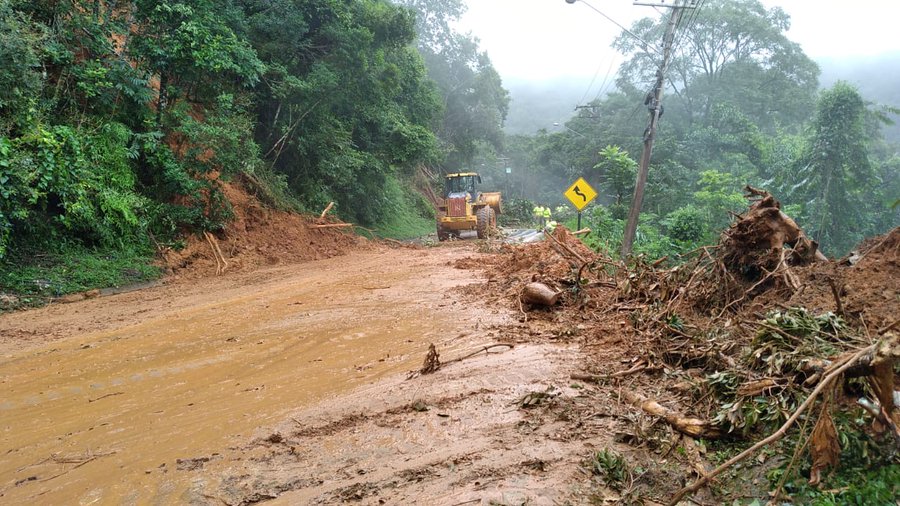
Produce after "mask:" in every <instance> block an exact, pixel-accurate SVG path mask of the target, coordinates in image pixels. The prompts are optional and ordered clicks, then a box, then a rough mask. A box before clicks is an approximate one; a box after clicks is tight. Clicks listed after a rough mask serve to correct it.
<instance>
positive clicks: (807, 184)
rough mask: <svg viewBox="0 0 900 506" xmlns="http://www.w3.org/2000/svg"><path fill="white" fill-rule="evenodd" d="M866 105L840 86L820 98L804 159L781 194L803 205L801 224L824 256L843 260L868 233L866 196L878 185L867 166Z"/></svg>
mask: <svg viewBox="0 0 900 506" xmlns="http://www.w3.org/2000/svg"><path fill="white" fill-rule="evenodd" d="M866 117H867V110H866V104H865V102H864V101H863V99H862V97H861V96H860V95H859V92H858V91H857V90H856V88H854V87H853V86H851V85H850V84H847V83H845V82H838V83H837V84H835V85H834V86H833V87H832V88H830V89H828V90H825V91H824V92H822V94H821V96H820V97H819V101H818V105H817V107H816V116H815V119H814V120H813V123H812V126H811V128H810V132H809V138H808V140H807V144H806V147H805V149H804V150H803V154H802V155H801V157H800V159H799V160H798V162H797V163H796V165H795V167H794V170H793V171H792V173H790V174H787V175H786V176H787V177H786V181H785V182H786V184H784V185H783V186H784V190H785V191H787V192H788V195H789V199H790V200H792V201H794V202H798V203H802V204H803V214H802V217H801V218H802V222H803V223H802V224H803V225H804V226H805V228H806V230H807V232H808V233H809V234H810V235H811V236H812V237H813V238H814V239H816V240H818V241H819V242H820V244H821V246H822V248H823V250H825V251H826V252H829V253H831V254H835V255H837V254H843V253H844V252H846V251H847V250H849V249H850V248H851V247H852V246H853V245H854V244H856V242H857V241H859V240H860V239H861V238H862V237H863V235H864V234H865V233H866V232H868V231H870V230H871V225H872V223H871V214H870V213H868V212H866V211H867V208H868V205H869V204H868V202H867V200H868V191H869V190H870V189H872V188H873V186H874V185H875V184H876V183H877V178H876V173H875V171H874V170H873V166H872V163H871V162H870V160H869V154H868V149H867V145H868V143H869V136H868V135H867V133H866Z"/></svg>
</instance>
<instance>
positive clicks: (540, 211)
mask: <svg viewBox="0 0 900 506" xmlns="http://www.w3.org/2000/svg"><path fill="white" fill-rule="evenodd" d="M532 214H533V215H534V221H535V222H536V223H538V224H539V225H540V226H541V228H544V208H543V207H541V206H534V209H533V210H532Z"/></svg>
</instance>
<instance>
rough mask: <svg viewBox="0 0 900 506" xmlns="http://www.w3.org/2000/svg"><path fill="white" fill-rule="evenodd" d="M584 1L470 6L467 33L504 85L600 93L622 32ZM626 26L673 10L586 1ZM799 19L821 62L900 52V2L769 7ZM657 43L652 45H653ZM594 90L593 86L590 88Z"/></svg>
mask: <svg viewBox="0 0 900 506" xmlns="http://www.w3.org/2000/svg"><path fill="white" fill-rule="evenodd" d="M583 1H584V0H579V1H578V2H576V3H575V4H573V5H570V4H567V3H566V2H565V0H468V5H469V11H468V12H467V13H466V15H465V16H464V18H463V19H462V20H461V24H460V28H461V29H462V31H471V32H472V33H473V34H474V35H475V36H477V37H478V38H479V39H481V47H482V48H483V49H484V50H486V51H487V52H488V54H489V55H490V57H491V59H492V61H493V62H494V66H495V67H496V68H497V70H498V71H499V72H500V75H501V76H502V77H503V80H504V81H517V80H529V81H542V80H555V79H559V78H571V79H572V80H575V81H585V82H586V83H588V82H590V81H591V79H592V78H593V76H595V75H596V76H597V77H596V82H595V84H594V89H598V88H599V87H600V85H601V84H602V83H603V82H604V80H606V79H607V76H609V77H608V80H612V75H614V74H615V71H616V68H617V67H618V65H619V63H621V61H622V57H621V56H620V55H618V54H616V53H615V51H613V50H612V49H610V47H609V46H610V43H611V42H612V40H613V38H615V37H616V36H617V35H618V34H619V33H620V32H621V29H620V28H619V27H617V26H616V25H614V24H613V23H612V22H610V21H609V20H607V19H606V18H604V17H603V16H602V15H600V14H598V13H597V12H594V11H593V10H591V8H590V7H588V6H587V5H585V4H584V3H583ZM586 1H587V3H589V4H590V5H593V6H594V7H596V8H597V9H599V10H601V11H602V12H603V13H604V14H606V15H608V16H609V17H611V18H612V19H614V20H615V21H617V22H619V23H620V24H622V25H624V26H626V27H630V26H631V23H632V22H633V21H635V20H637V19H640V18H641V17H645V16H656V17H658V16H660V13H661V12H663V11H665V10H666V9H659V10H657V9H656V8H654V7H644V6H636V5H633V0H586ZM762 3H763V4H764V5H766V7H773V6H776V5H778V6H781V7H782V8H783V9H784V10H785V12H787V13H788V15H790V16H791V29H790V30H789V31H788V37H789V38H790V39H791V40H793V41H795V42H798V43H800V45H801V46H802V47H803V50H804V51H805V52H806V54H807V55H809V56H810V57H811V58H813V59H821V58H833V57H858V56H872V55H877V54H882V53H891V52H900V37H898V36H897V31H898V23H900V1H897V0H856V1H854V2H837V1H826V2H823V1H817V0H762ZM651 42H652V41H651ZM585 86H587V84H585Z"/></svg>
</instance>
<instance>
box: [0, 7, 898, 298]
mask: <svg viewBox="0 0 900 506" xmlns="http://www.w3.org/2000/svg"><path fill="white" fill-rule="evenodd" d="M464 11H465V3H464V2H463V1H462V0H450V1H441V0H397V1H396V2H394V3H392V2H389V1H387V0H352V1H351V0H315V1H314V0H266V1H262V0H219V1H212V0H195V1H190V2H188V1H183V2H182V1H175V0H118V1H116V0H106V1H104V0H28V1H25V0H0V25H2V29H0V291H12V292H19V293H22V292H29V291H34V290H36V288H35V286H37V287H38V288H39V289H40V290H49V291H50V292H53V293H60V292H65V291H72V290H76V289H84V288H90V287H93V286H97V285H101V284H118V283H123V282H127V281H133V280H138V279H145V278H147V277H152V276H153V275H154V272H153V268H151V267H148V265H149V264H150V260H151V259H152V256H153V251H154V247H158V245H160V244H162V245H167V246H172V247H177V246H178V245H179V241H180V240H181V238H183V237H184V236H185V235H186V234H191V233H197V232H200V231H213V232H215V231H219V230H222V229H223V227H224V226H225V224H226V223H227V222H228V220H229V218H230V209H229V205H228V202H227V201H226V199H224V197H223V194H222V192H221V186H220V185H221V184H222V182H227V181H237V182H239V183H240V184H241V185H244V186H245V187H247V188H249V189H251V190H252V192H253V193H255V194H256V195H257V196H258V197H259V198H260V199H261V200H262V201H263V202H265V203H266V204H268V205H270V206H273V207H276V208H280V209H287V210H296V211H318V210H320V209H322V208H323V207H324V206H325V205H326V204H327V203H328V202H330V201H334V202H336V203H337V206H336V212H337V213H338V214H339V215H340V216H341V217H342V218H344V219H346V220H348V221H352V222H354V223H358V224H361V225H364V226H370V227H375V228H376V229H377V228H382V229H390V227H389V226H388V225H389V224H390V223H391V222H392V221H394V220H396V219H397V217H398V216H414V217H418V218H417V220H418V221H416V220H413V221H412V223H413V224H412V225H410V226H408V227H406V229H404V230H402V231H400V232H399V233H398V234H399V235H402V234H415V233H425V232H427V229H429V228H431V225H430V222H429V220H430V219H431V217H430V216H429V213H430V212H431V210H430V207H429V205H428V204H427V202H425V201H424V200H423V198H422V197H421V196H420V195H419V194H418V193H417V192H416V191H415V190H413V184H412V181H413V179H414V178H415V176H416V174H417V172H418V168H419V167H421V166H423V165H424V166H429V167H432V168H436V169H437V170H435V171H434V172H440V171H441V170H444V171H449V170H457V169H462V168H474V169H476V170H479V171H481V172H483V173H485V176H486V183H487V184H488V185H491V186H494V187H496V188H497V189H501V190H504V191H505V193H506V201H507V204H508V206H507V208H508V209H509V210H510V211H512V212H510V213H507V216H506V219H507V220H508V221H509V222H514V221H515V220H516V219H519V220H525V219H527V214H528V211H529V210H530V208H531V205H532V204H533V203H540V204H552V205H554V206H556V205H560V204H562V195H561V192H562V190H563V189H564V188H565V187H566V186H567V184H568V183H569V182H570V181H571V179H572V178H574V177H577V176H585V177H586V178H587V179H588V180H589V182H591V183H592V184H593V185H594V186H595V187H596V188H597V189H598V190H600V193H601V198H600V199H598V204H597V205H594V206H592V207H591V208H589V209H588V211H587V219H588V222H589V225H590V226H592V227H593V228H594V229H595V230H596V232H597V233H596V234H594V235H593V239H592V241H593V244H594V245H595V246H597V247H603V248H607V249H608V250H609V251H611V252H612V251H615V250H616V248H617V241H618V240H619V239H618V238H619V237H620V236H621V229H622V218H623V217H624V212H625V209H626V208H627V206H628V204H629V201H630V195H631V192H632V191H633V185H634V174H635V169H636V164H635V162H634V159H636V158H637V157H638V155H639V153H640V148H641V144H642V137H641V132H642V131H643V130H644V128H645V126H646V120H647V110H646V107H645V106H644V99H645V96H646V95H647V93H648V91H649V87H650V83H651V82H652V81H653V78H654V75H655V73H656V69H657V67H656V66H657V64H658V61H657V59H658V58H657V56H656V55H655V54H654V53H652V52H648V49H647V48H645V47H642V46H641V45H640V44H637V43H635V42H634V39H632V38H630V37H629V36H627V35H626V34H623V35H622V36H621V37H620V38H619V39H618V40H617V41H616V43H615V47H616V49H617V50H619V51H620V52H621V53H622V54H624V55H626V56H627V59H626V61H625V63H624V64H623V65H622V66H621V68H620V69H619V73H618V76H619V77H618V81H617V82H616V87H615V89H614V91H612V92H610V93H609V94H606V95H604V96H602V97H598V99H597V100H595V101H594V102H592V103H591V104H589V105H590V107H589V108H584V109H579V113H578V114H577V115H576V116H575V117H573V118H572V119H571V120H569V121H568V122H567V123H566V124H565V125H560V126H559V127H557V128H551V127H550V125H548V128H551V130H552V131H546V130H542V131H539V132H538V133H537V134H535V135H528V136H525V135H514V136H506V135H504V133H503V124H504V121H505V119H506V116H507V113H508V111H509V102H510V97H509V93H508V92H507V90H506V89H504V87H503V84H502V82H501V79H500V76H499V74H498V73H497V71H496V69H495V68H494V67H493V65H492V63H491V61H490V58H489V56H488V55H487V54H486V53H485V52H484V51H482V50H481V49H480V47H479V42H478V40H477V39H476V38H474V37H473V36H472V35H469V34H461V33H459V32H458V31H457V30H455V29H454V26H455V21H456V20H458V19H459V17H460V16H461V15H462V13H463V12H464ZM789 22H790V20H789V19H788V18H787V16H786V15H785V14H784V13H783V12H782V11H781V10H780V9H777V8H776V9H772V10H766V9H765V8H763V7H762V6H761V4H760V3H759V2H758V1H756V0H740V1H724V0H709V1H707V2H705V3H704V4H703V8H702V9H700V10H699V11H698V12H697V13H696V15H692V16H690V17H689V22H686V23H684V24H683V25H682V26H680V27H679V31H678V32H677V37H676V57H675V59H674V61H673V63H672V65H671V66H670V68H669V69H668V83H667V87H666V95H665V98H664V103H665V107H666V109H665V114H664V117H663V118H662V124H661V130H660V132H659V135H658V140H657V143H656V146H655V150H654V153H653V162H652V166H651V175H650V187H649V193H648V195H647V197H646V200H645V206H644V209H645V211H646V212H645V214H644V216H643V220H642V224H641V227H640V230H639V235H638V244H637V246H636V250H637V251H638V252H642V253H646V254H648V255H652V256H663V255H670V256H671V257H672V258H675V257H676V256H677V255H678V254H679V253H682V252H685V251H687V250H689V249H691V248H693V247H695V246H696V245H697V244H700V243H702V242H705V241H712V240H714V239H715V236H716V234H717V232H718V231H719V230H720V229H721V228H722V227H724V226H726V225H727V223H728V221H729V215H728V212H729V211H735V210H739V209H741V208H742V207H743V206H744V201H743V199H742V197H741V193H740V191H741V188H742V187H743V185H744V184H748V183H749V184H752V185H756V186H763V187H765V188H768V189H770V190H771V191H773V192H774V193H775V194H776V195H777V196H778V197H779V198H780V199H781V200H782V201H783V202H784V203H785V204H786V208H787V211H788V212H789V214H791V215H793V216H795V217H797V219H798V221H799V222H800V224H801V226H803V227H804V228H805V229H806V230H807V231H808V232H809V233H810V235H812V236H813V237H814V238H815V239H817V240H819V241H820V242H821V243H822V247H823V249H824V251H825V252H826V253H828V254H829V255H841V254H843V253H845V252H846V251H848V250H849V249H850V248H851V247H852V246H853V245H854V244H855V243H856V242H857V241H859V240H860V239H861V238H863V237H864V236H866V235H871V234H875V233H879V232H881V231H884V230H886V229H887V228H889V227H891V226H894V225H896V224H897V222H898V212H900V210H898V209H897V206H896V200H897V196H898V193H900V191H898V190H900V178H898V172H900V156H898V148H897V145H896V144H891V143H889V142H887V141H885V140H884V138H883V136H882V133H881V131H882V128H883V127H884V126H885V125H887V124H889V123H890V118H891V117H892V115H893V114H894V113H895V112H896V110H895V109H890V108H885V107H884V106H883V105H882V103H883V102H887V101H886V100H884V97H867V96H863V95H862V94H861V92H860V91H859V90H858V89H856V88H855V87H854V86H852V85H850V84H848V83H844V82H837V83H835V84H833V85H832V86H830V87H829V88H827V89H825V90H824V91H821V92H820V91H819V77H820V70H819V67H818V66H817V65H816V64H815V63H814V62H813V61H812V60H810V59H809V58H808V57H807V56H806V55H804V53H803V51H802V50H801V49H800V47H799V46H798V45H797V44H795V43H793V42H791V41H790V40H789V39H788V38H787V37H786V35H785V31H786V29H787V27H788V26H789ZM723 27H727V28H723ZM631 31H632V32H634V33H636V34H638V35H639V36H640V37H641V38H643V39H644V40H660V39H661V33H662V21H653V20H651V19H645V20H642V21H640V22H638V23H636V24H635V25H634V26H633V27H632V28H631ZM549 121H551V123H552V121H553V120H549ZM507 167H508V168H511V169H512V172H511V173H509V174H508V173H507V172H506V170H505V169H506V168H507ZM566 215H567V211H565V210H561V212H560V213H558V215H557V216H558V217H560V218H566V217H567V216H566ZM44 278H46V279H44ZM36 280H37V281H36Z"/></svg>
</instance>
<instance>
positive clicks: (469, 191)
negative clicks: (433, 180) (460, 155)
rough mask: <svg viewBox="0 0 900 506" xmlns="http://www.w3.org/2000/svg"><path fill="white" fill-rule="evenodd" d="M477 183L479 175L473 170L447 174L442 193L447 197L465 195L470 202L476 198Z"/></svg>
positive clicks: (479, 178) (479, 182)
mask: <svg viewBox="0 0 900 506" xmlns="http://www.w3.org/2000/svg"><path fill="white" fill-rule="evenodd" d="M477 184H481V176H479V175H478V174H477V173H475V172H460V173H456V174H447V178H446V184H445V187H444V193H445V194H446V195H447V198H454V197H456V198H459V197H462V196H467V197H468V198H467V200H468V201H470V202H471V201H474V200H476V199H477V198H478V190H476V185H477Z"/></svg>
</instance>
